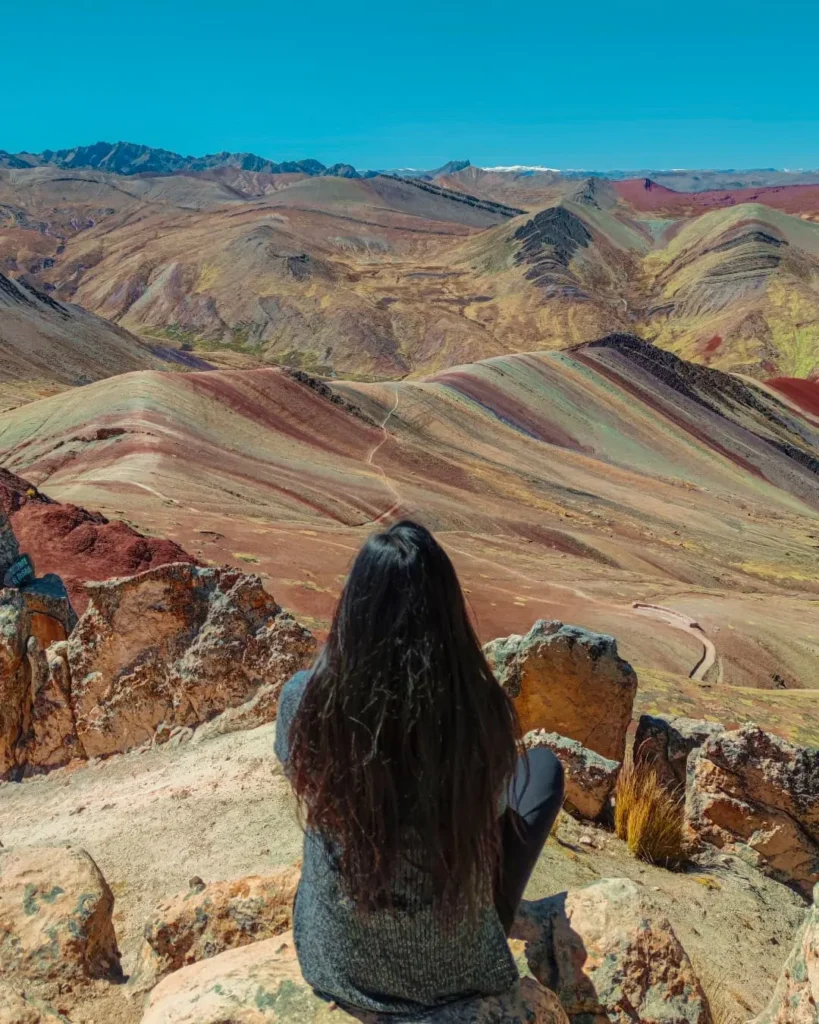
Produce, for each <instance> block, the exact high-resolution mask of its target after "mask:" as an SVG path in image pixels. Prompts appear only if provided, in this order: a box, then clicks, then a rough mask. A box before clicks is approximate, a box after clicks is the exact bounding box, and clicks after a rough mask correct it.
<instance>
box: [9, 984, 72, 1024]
mask: <svg viewBox="0 0 819 1024" xmlns="http://www.w3.org/2000/svg"><path fill="white" fill-rule="evenodd" d="M0 1024H66V1018H65V1017H64V1016H62V1014H60V1013H58V1012H57V1011H56V1010H55V1009H54V1008H53V1007H51V1006H49V1005H48V1004H47V1003H43V1002H42V1001H41V1000H39V999H37V998H35V997H34V996H32V995H30V994H29V993H27V992H26V991H25V989H24V988H19V987H17V986H16V985H6V984H4V983H3V982H2V981H0Z"/></svg>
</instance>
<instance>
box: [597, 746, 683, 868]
mask: <svg viewBox="0 0 819 1024" xmlns="http://www.w3.org/2000/svg"><path fill="white" fill-rule="evenodd" d="M614 798H615V799H614V831H615V832H616V833H617V835H618V836H619V838H620V839H622V840H623V841H624V842H625V843H626V844H627V846H628V848H629V850H630V851H631V852H632V853H633V854H634V855H635V856H637V857H639V858H640V860H644V861H647V862H648V863H649V864H660V865H662V866H664V867H673V866H674V865H677V864H680V863H681V862H682V861H683V860H684V859H685V855H686V842H685V832H684V828H683V805H682V800H681V799H680V797H678V796H676V795H675V794H673V793H670V792H669V791H668V790H667V789H666V788H665V787H664V786H663V785H662V784H661V783H660V780H659V778H658V776H657V772H656V771H655V770H654V768H652V766H651V765H650V764H637V765H635V764H633V763H626V764H624V765H623V768H622V771H621V772H620V775H619V777H618V779H617V787H616V789H615V791H614Z"/></svg>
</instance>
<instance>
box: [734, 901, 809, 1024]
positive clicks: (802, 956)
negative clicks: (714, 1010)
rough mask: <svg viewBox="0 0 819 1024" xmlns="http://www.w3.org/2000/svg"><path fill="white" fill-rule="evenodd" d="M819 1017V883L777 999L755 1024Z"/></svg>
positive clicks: (797, 1023) (805, 1022) (803, 1023)
mask: <svg viewBox="0 0 819 1024" xmlns="http://www.w3.org/2000/svg"><path fill="white" fill-rule="evenodd" d="M818 1020H819V885H817V886H816V888H815V889H814V891H813V907H812V909H811V910H810V911H809V912H808V916H807V918H806V919H805V923H804V924H803V925H802V928H801V929H800V930H799V934H798V935H797V936H796V942H795V943H794V946H793V949H792V950H791V955H790V956H789V957H788V959H787V961H786V963H785V966H784V968H783V969H782V974H781V975H780V976H779V981H778V982H777V984H776V989H775V990H774V994H773V998H772V999H771V1001H770V1003H769V1004H768V1006H767V1007H766V1009H765V1010H763V1012H762V1013H761V1014H760V1015H759V1016H758V1017H757V1018H756V1019H755V1020H753V1021H752V1022H751V1024H816V1021H818Z"/></svg>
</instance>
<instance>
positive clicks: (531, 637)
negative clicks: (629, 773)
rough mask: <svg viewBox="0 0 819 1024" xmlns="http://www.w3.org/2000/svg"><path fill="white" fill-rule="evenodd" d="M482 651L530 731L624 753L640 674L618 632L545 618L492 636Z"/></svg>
mask: <svg viewBox="0 0 819 1024" xmlns="http://www.w3.org/2000/svg"><path fill="white" fill-rule="evenodd" d="M484 651H485V653H486V656H487V658H488V660H489V663H490V665H491V666H492V669H493V671H494V673H495V675H496V677H497V679H498V682H499V683H500V684H501V685H502V686H503V687H504V689H505V690H506V691H507V692H508V693H509V694H510V695H511V696H512V697H514V698H515V703H516V705H517V709H518V715H519V716H520V721H521V726H522V728H523V731H524V733H526V732H530V731H531V730H533V729H545V730H546V731H547V732H556V733H558V734H559V735H560V736H568V737H569V738H570V739H573V740H578V741H579V742H580V743H582V744H583V745H584V746H585V747H589V748H590V749H591V750H594V751H596V752H597V753H598V754H601V755H602V756H603V757H607V758H611V759H612V760H614V761H622V760H623V756H624V754H625V750H626V730H627V729H628V727H629V723H630V722H631V713H632V707H633V705H634V697H635V694H636V693H637V676H636V675H635V674H634V670H633V669H632V667H631V665H629V663H628V662H627V661H623V659H622V658H621V657H620V656H619V655H618V653H617V641H616V640H615V639H614V638H613V637H610V636H606V635H605V634H603V633H592V632H590V631H589V630H587V629H581V628H580V627H577V626H564V625H563V624H562V623H560V622H546V621H544V620H543V619H541V620H539V621H538V622H536V623H535V624H534V626H532V628H531V629H530V630H529V632H528V633H527V634H526V636H518V635H516V634H513V635H512V636H508V637H503V638H501V639H498V640H492V641H490V642H489V643H488V644H487V645H486V647H485V648H484Z"/></svg>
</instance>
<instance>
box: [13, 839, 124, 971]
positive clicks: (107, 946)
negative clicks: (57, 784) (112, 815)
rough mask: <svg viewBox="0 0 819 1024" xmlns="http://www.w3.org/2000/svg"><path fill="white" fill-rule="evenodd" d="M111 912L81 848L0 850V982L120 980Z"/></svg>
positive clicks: (103, 888)
mask: <svg viewBox="0 0 819 1024" xmlns="http://www.w3.org/2000/svg"><path fill="white" fill-rule="evenodd" d="M113 909H114V897H113V895H112V893H111V890H110V888H109V887H108V884H107V882H106V881H105V879H104V878H103V877H102V874H101V873H100V870H99V868H98V867H97V865H96V864H95V863H94V861H93V860H92V859H91V858H90V857H89V856H88V854H87V853H86V852H85V851H84V850H73V849H67V848H65V847H53V848H52V847H36V846H32V847H14V848H10V849H0V976H1V977H2V978H3V979H8V980H15V979H18V978H19V979H21V980H23V981H25V983H26V986H29V985H32V984H41V983H54V984H57V985H64V984H66V983H73V982H78V981H83V980H88V979H92V978H106V979H111V980H114V979H118V978H120V977H121V975H122V972H121V970H120V962H119V950H118V948H117V940H116V936H115V935H114V925H113V921H112V912H113Z"/></svg>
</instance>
